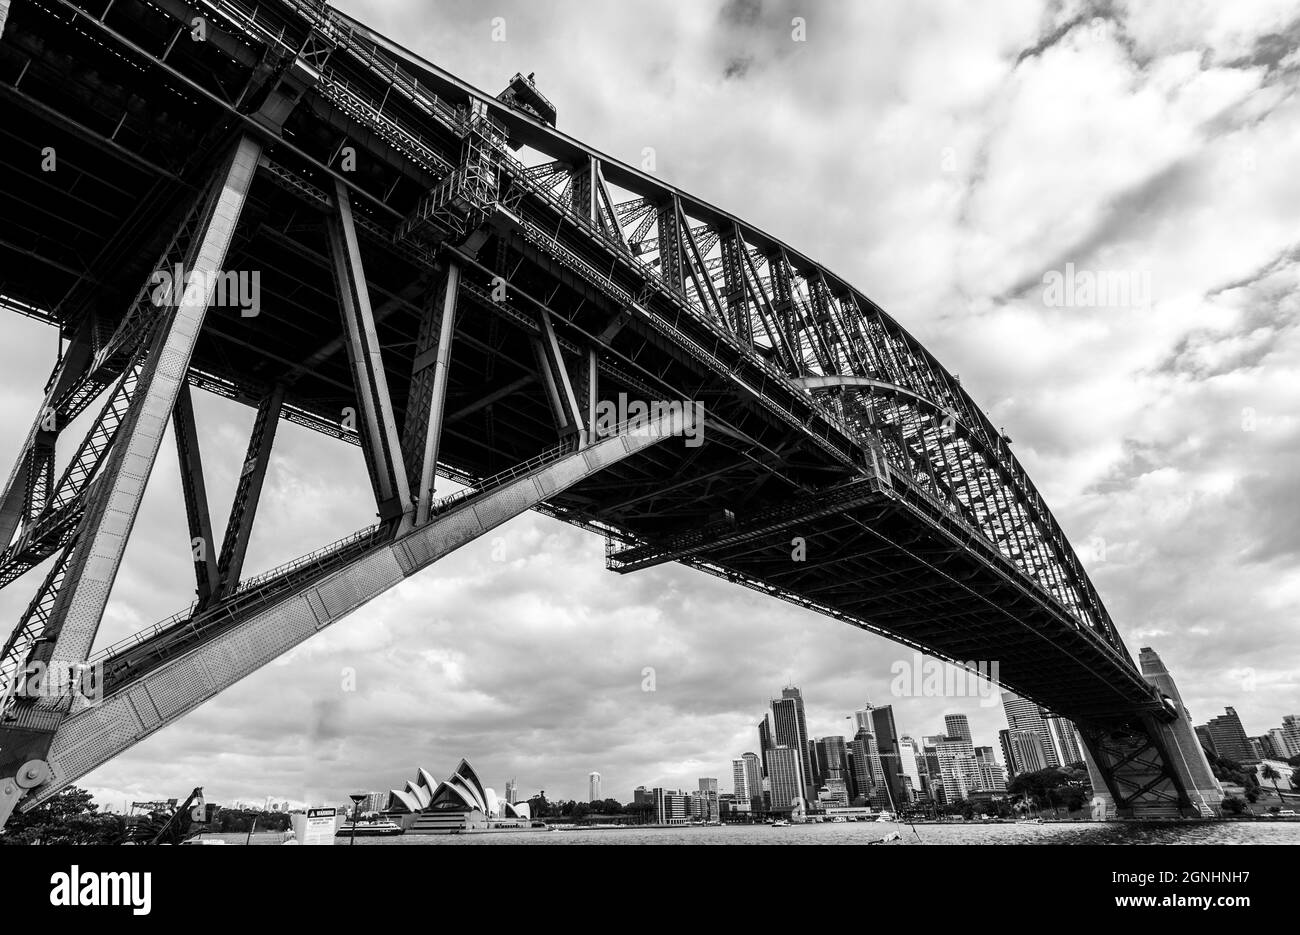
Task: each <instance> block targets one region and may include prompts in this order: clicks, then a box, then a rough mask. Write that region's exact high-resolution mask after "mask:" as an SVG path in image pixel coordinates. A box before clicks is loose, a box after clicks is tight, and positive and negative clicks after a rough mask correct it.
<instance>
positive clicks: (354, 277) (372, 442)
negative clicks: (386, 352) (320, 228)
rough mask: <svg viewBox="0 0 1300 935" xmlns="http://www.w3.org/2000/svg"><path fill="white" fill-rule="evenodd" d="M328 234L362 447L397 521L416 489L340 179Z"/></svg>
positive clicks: (383, 505) (380, 499) (383, 511)
mask: <svg viewBox="0 0 1300 935" xmlns="http://www.w3.org/2000/svg"><path fill="white" fill-rule="evenodd" d="M328 229H329V244H330V254H331V255H332V258H333V260H334V279H335V283H336V285H337V286H338V294H339V310H340V312H341V313H342V316H343V326H344V329H345V331H346V333H347V338H348V342H347V344H348V359H349V361H350V362H351V364H352V372H353V379H354V381H355V383H356V390H357V396H358V397H359V399H360V402H361V408H362V410H363V415H364V416H365V420H364V431H363V432H362V437H363V439H364V442H365V444H364V445H363V446H362V448H363V450H364V451H365V453H366V464H367V467H369V468H370V477H371V483H372V484H373V486H374V491H375V500H376V502H377V505H378V507H379V514H380V516H382V517H383V518H384V519H391V518H393V517H396V516H400V515H403V514H405V513H409V512H410V511H411V509H412V504H411V494H410V485H409V482H408V481H407V477H406V468H405V466H404V465H403V464H402V461H401V459H402V449H401V445H400V443H399V442H398V436H397V424H396V422H395V421H394V418H393V404H392V400H391V399H390V397H389V394H388V376H387V374H386V373H385V372H384V362H383V356H382V354H381V352H380V347H379V337H378V335H377V333H376V331H375V318H374V314H373V312H372V311H371V308H370V292H369V290H368V289H367V288H366V274H365V270H364V269H363V267H362V265H361V251H360V248H359V247H358V245H357V232H356V228H355V226H354V225H353V222H352V203H351V200H350V199H349V197H348V189H347V186H345V185H344V184H343V183H342V182H340V181H338V180H337V179H336V180H335V182H334V213H333V214H332V215H331V216H330V219H329V224H328Z"/></svg>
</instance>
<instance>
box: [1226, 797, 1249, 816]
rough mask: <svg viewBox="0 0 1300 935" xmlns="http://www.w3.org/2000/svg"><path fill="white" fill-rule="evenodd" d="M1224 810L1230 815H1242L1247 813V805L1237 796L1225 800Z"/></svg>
mask: <svg viewBox="0 0 1300 935" xmlns="http://www.w3.org/2000/svg"><path fill="white" fill-rule="evenodd" d="M1223 810H1224V811H1225V812H1227V813H1228V814H1229V815H1241V814H1243V813H1244V812H1245V811H1246V803H1245V802H1243V801H1242V800H1241V799H1239V798H1238V797H1237V796H1235V795H1230V796H1228V797H1227V798H1226V799H1224V800H1223Z"/></svg>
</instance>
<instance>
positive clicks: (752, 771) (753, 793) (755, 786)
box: [740, 753, 763, 811]
mask: <svg viewBox="0 0 1300 935" xmlns="http://www.w3.org/2000/svg"><path fill="white" fill-rule="evenodd" d="M740 758H741V759H742V760H744V761H745V784H746V785H747V786H748V788H749V799H750V803H751V805H753V802H754V801H755V800H757V801H758V804H757V805H753V807H754V810H755V811H762V809H763V801H762V800H763V761H762V760H760V759H759V757H758V755H757V754H754V753H744V754H741V757H740Z"/></svg>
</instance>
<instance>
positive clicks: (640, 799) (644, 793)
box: [632, 786, 655, 805]
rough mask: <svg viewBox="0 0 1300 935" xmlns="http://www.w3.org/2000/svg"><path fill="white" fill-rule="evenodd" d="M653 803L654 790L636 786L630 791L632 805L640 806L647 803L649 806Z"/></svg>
mask: <svg viewBox="0 0 1300 935" xmlns="http://www.w3.org/2000/svg"><path fill="white" fill-rule="evenodd" d="M654 801H655V790H653V789H647V788H646V787H645V786H637V787H636V788H635V789H633V790H632V804H633V805H642V804H644V803H646V802H649V803H650V804H651V805H653V804H654Z"/></svg>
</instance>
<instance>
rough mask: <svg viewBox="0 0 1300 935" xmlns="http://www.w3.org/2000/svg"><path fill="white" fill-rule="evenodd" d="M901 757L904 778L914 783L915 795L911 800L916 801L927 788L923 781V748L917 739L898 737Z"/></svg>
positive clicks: (899, 759)
mask: <svg viewBox="0 0 1300 935" xmlns="http://www.w3.org/2000/svg"><path fill="white" fill-rule="evenodd" d="M898 749H899V757H898V761H899V763H900V764H901V765H902V767H903V778H904V779H906V780H907V781H908V782H909V783H911V785H912V792H913V795H912V797H911V799H910V801H915V800H916V798H917V797H918V796H919V795H920V794H921V792H922V791H923V790H924V788H925V784H924V783H922V782H921V769H922V765H923V764H922V762H921V750H920V748H919V747H918V746H917V743H916V741H915V740H913V739H912V738H911V737H899V738H898Z"/></svg>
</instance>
